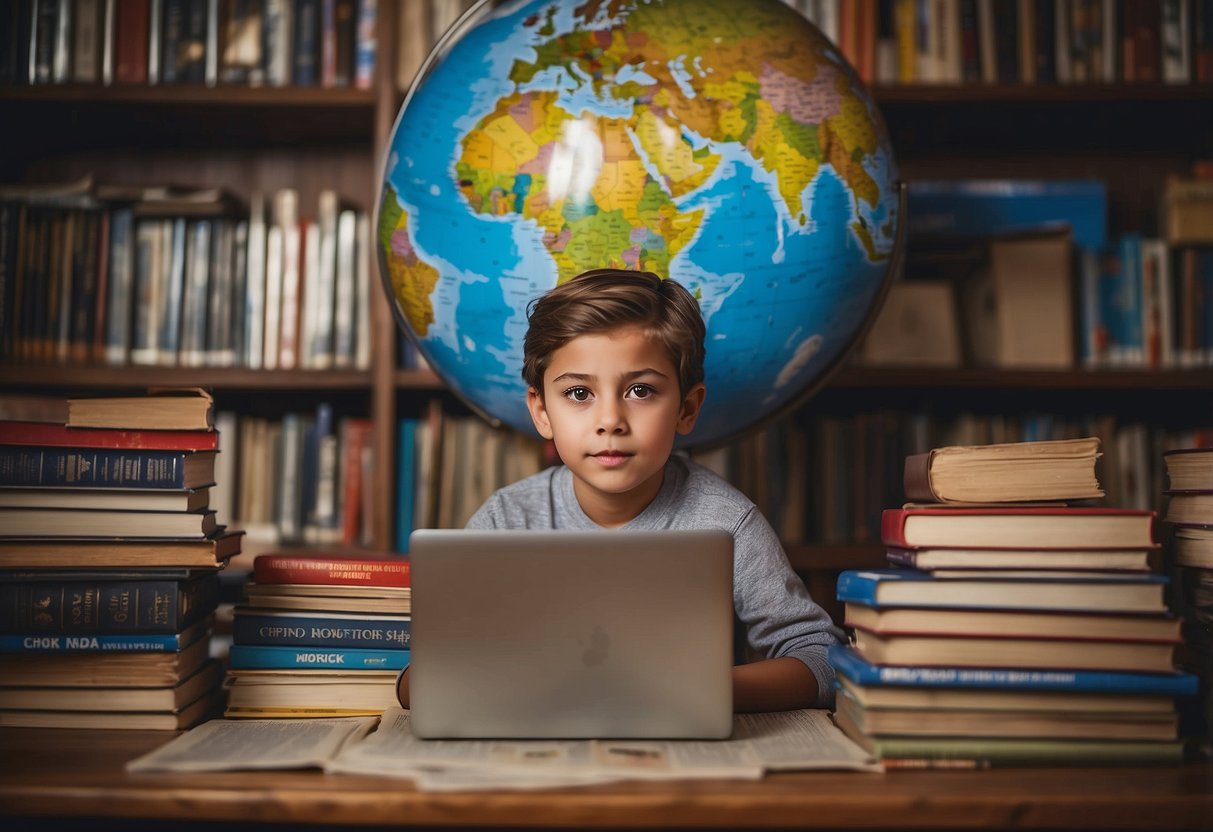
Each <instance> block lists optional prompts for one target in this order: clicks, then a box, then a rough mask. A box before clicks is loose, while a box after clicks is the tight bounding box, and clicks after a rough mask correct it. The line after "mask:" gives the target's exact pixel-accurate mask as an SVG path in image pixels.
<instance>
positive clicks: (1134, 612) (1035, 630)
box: [832, 438, 1196, 766]
mask: <svg viewBox="0 0 1213 832" xmlns="http://www.w3.org/2000/svg"><path fill="white" fill-rule="evenodd" d="M1099 444H1100V443H1099V440H1098V439H1097V438H1086V439H1076V440H1061V441H1050V442H1018V443H1009V444H1002V445H985V446H965V447H949V448H938V449H936V450H934V451H932V452H930V453H928V454H920V455H913V456H910V457H908V458H907V460H906V469H905V490H906V495H907V497H908V498H909V499H910V500H913V501H915V502H911V503H907V504H906V505H905V506H903V507H902V508H899V509H888V510H886V511H885V512H884V516H883V518H882V519H883V525H882V539H883V542H884V543H885V544H886V545H887V546H888V547H889V549H888V556H889V560H890V561H891V563H892V564H893V565H894V566H893V568H890V569H876V570H862V571H848V572H844V573H843V574H842V575H841V576H840V577H839V580H838V598H839V600H841V601H843V602H844V603H845V609H846V624H847V626H848V627H849V628H851V629H852V630H853V632H854V638H853V642H852V644H850V645H849V646H847V647H840V648H836V649H835V650H833V652H832V663H833V665H834V667H835V669H836V670H837V671H838V691H837V713H836V719H837V721H838V724H839V725H840V727H841V728H842V729H843V730H844V731H845V732H846V733H847V734H848V735H849V736H851V737H852V738H853V739H855V740H856V741H857V742H858V743H859V744H860V745H862V746H863V747H865V748H866V749H868V751H869V752H870V753H872V754H873V755H874V756H876V757H878V758H880V759H881V760H882V761H884V762H885V763H886V765H903V766H926V765H940V766H958V765H959V766H987V765H1025V764H1056V763H1058V762H1067V763H1146V762H1157V761H1164V760H1172V761H1173V760H1179V759H1181V758H1182V756H1183V743H1182V742H1181V741H1180V739H1179V735H1178V719H1177V714H1176V708H1175V701H1174V698H1175V697H1176V696H1181V695H1186V694H1190V693H1191V692H1193V691H1194V690H1195V684H1196V680H1195V678H1194V677H1193V676H1191V675H1190V674H1184V673H1177V672H1176V671H1175V670H1174V660H1175V656H1174V653H1175V647H1176V644H1178V643H1179V641H1180V621H1179V620H1178V619H1177V618H1175V617H1173V616H1172V615H1170V614H1169V612H1168V609H1167V605H1166V599H1165V597H1164V592H1165V589H1166V578H1165V577H1164V576H1162V575H1161V574H1158V569H1157V560H1158V558H1157V549H1158V546H1157V544H1156V543H1155V539H1154V514H1153V512H1150V511H1139V510H1129V509H1118V508H1108V507H1099V506H1092V505H1089V502H1090V501H1093V500H1097V499H1099V498H1100V497H1102V491H1101V489H1100V487H1099V482H1098V479H1097V477H1096V475H1095V465H1096V460H1097V458H1098V456H1099ZM1079 503H1082V505H1079Z"/></svg>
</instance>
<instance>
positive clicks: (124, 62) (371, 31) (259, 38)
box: [0, 0, 377, 89]
mask: <svg viewBox="0 0 1213 832" xmlns="http://www.w3.org/2000/svg"><path fill="white" fill-rule="evenodd" d="M376 12H377V0H73V1H72V2H68V0H14V2H12V3H7V4H5V7H4V11H3V13H2V15H0V44H3V46H2V48H0V83H12V84H62V83H76V84H104V85H107V86H108V85H111V84H205V85H207V86H215V85H216V84H239V85H245V86H262V85H265V86H276V87H280V86H288V85H293V86H300V87H313V86H319V87H325V88H341V87H352V88H356V89H369V88H370V87H371V83H372V80H373V78H374V73H375V54H376V50H377V42H376V32H375V18H376Z"/></svg>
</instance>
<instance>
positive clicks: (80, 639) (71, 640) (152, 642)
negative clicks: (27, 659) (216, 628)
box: [0, 618, 211, 653]
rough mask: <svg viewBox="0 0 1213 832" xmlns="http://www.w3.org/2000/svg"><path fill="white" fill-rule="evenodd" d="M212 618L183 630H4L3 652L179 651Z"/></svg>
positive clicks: (0, 650)
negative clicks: (22, 631) (57, 632)
mask: <svg viewBox="0 0 1213 832" xmlns="http://www.w3.org/2000/svg"><path fill="white" fill-rule="evenodd" d="M210 623H211V622H210V619H209V618H208V619H204V620H202V621H199V622H196V623H195V624H193V625H191V626H189V627H186V628H185V629H184V630H182V631H181V632H179V633H90V634H84V633H81V634H62V635H55V634H49V633H0V653H179V652H181V650H183V649H184V648H186V647H188V646H190V645H191V644H193V643H194V642H196V641H198V640H199V639H200V638H201V637H203V636H204V635H206V633H207V632H209V629H210Z"/></svg>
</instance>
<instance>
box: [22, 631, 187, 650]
mask: <svg viewBox="0 0 1213 832" xmlns="http://www.w3.org/2000/svg"><path fill="white" fill-rule="evenodd" d="M181 647H182V645H181V637H180V636H179V635H177V634H164V635H156V634H154V633H139V634H135V633H124V634H114V635H44V634H29V633H25V634H11V635H0V653H180V652H181Z"/></svg>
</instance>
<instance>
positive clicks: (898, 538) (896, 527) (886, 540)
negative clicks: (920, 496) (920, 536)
mask: <svg viewBox="0 0 1213 832" xmlns="http://www.w3.org/2000/svg"><path fill="white" fill-rule="evenodd" d="M880 542H881V543H883V544H885V545H886V546H900V547H902V548H907V549H908V548H912V547H911V545H910V543H909V542H908V541H907V540H906V537H905V514H904V513H903V512H902V511H901V509H896V508H889V509H885V510H884V511H883V512H881V515H880Z"/></svg>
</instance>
